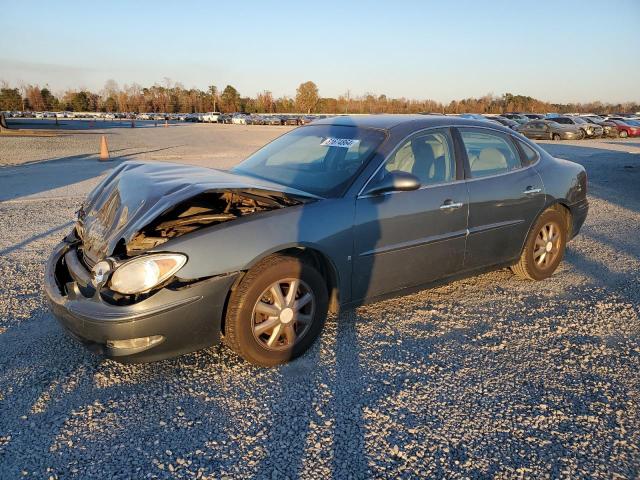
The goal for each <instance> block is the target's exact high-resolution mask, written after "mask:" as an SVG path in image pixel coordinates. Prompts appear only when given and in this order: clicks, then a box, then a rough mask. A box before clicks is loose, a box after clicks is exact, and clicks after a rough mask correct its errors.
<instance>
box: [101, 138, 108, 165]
mask: <svg viewBox="0 0 640 480" xmlns="http://www.w3.org/2000/svg"><path fill="white" fill-rule="evenodd" d="M100 160H102V161H105V160H109V148H108V147H107V137H105V136H104V135H102V139H101V140H100Z"/></svg>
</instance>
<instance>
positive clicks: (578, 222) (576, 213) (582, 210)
mask: <svg viewBox="0 0 640 480" xmlns="http://www.w3.org/2000/svg"><path fill="white" fill-rule="evenodd" d="M569 210H570V211H571V221H572V224H571V238H573V237H575V236H576V235H577V234H578V233H579V232H580V229H581V228H582V225H583V224H584V221H585V220H586V219H587V214H588V213H589V201H588V200H587V199H586V198H585V199H584V200H581V201H580V202H577V203H574V204H573V205H570V206H569ZM571 238H570V239H569V240H571Z"/></svg>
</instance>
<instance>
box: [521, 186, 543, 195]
mask: <svg viewBox="0 0 640 480" xmlns="http://www.w3.org/2000/svg"><path fill="white" fill-rule="evenodd" d="M541 191H542V189H541V188H527V189H526V190H525V191H524V192H522V193H524V194H525V195H530V194H532V193H540V192H541Z"/></svg>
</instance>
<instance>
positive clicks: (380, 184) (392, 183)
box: [362, 170, 420, 195]
mask: <svg viewBox="0 0 640 480" xmlns="http://www.w3.org/2000/svg"><path fill="white" fill-rule="evenodd" d="M418 188H420V180H418V177H416V176H415V175H411V174H410V173H407V172H401V171H399V170H395V171H393V172H389V173H387V174H386V175H385V176H384V177H382V179H380V180H379V181H377V182H373V183H370V184H369V185H367V188H365V190H364V191H363V192H362V195H380V194H382V193H386V192H408V191H410V190H417V189H418Z"/></svg>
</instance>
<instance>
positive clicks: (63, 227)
mask: <svg viewBox="0 0 640 480" xmlns="http://www.w3.org/2000/svg"><path fill="white" fill-rule="evenodd" d="M73 223H74V222H72V221H71V222H67V223H63V224H62V225H58V226H57V227H53V228H51V229H49V230H47V231H46V232H42V233H39V234H37V235H34V236H33V237H31V238H29V239H27V240H23V241H22V242H19V243H16V244H14V245H11V246H10V247H7V248H5V249H3V250H0V255H7V254H9V253H11V252H13V251H15V250H19V249H21V248H22V247H25V246H26V245H29V244H30V243H32V242H35V241H37V240H40V239H42V238H46V237H48V236H49V235H52V234H54V233H57V232H59V231H60V230H66V229H68V228H69V227H70V226H71V225H73Z"/></svg>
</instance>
